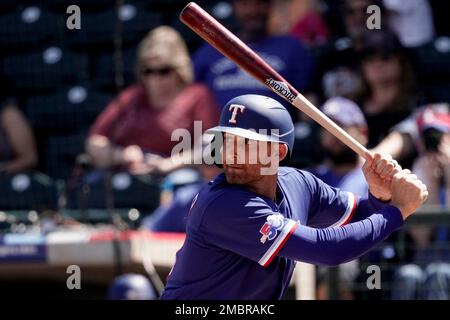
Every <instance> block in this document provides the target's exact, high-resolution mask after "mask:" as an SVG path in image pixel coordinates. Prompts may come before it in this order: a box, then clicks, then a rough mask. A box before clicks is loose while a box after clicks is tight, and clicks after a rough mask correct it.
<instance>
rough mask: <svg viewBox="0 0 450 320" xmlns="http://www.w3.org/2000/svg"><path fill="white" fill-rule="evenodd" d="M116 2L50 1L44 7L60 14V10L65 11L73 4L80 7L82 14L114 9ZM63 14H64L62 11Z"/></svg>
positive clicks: (112, 0) (102, 0) (114, 0)
mask: <svg viewBox="0 0 450 320" xmlns="http://www.w3.org/2000/svg"><path fill="white" fill-rule="evenodd" d="M116 2H117V1H116V0H95V1H92V0H77V1H73V0H52V1H46V5H47V6H48V7H49V8H51V9H53V10H57V11H58V12H61V10H63V9H66V8H67V7H68V6H71V5H73V4H75V5H77V6H79V7H80V9H81V10H82V12H83V13H84V12H85V11H87V12H92V11H99V10H104V9H108V8H114V6H115V5H116ZM64 12H66V11H65V10H64Z"/></svg>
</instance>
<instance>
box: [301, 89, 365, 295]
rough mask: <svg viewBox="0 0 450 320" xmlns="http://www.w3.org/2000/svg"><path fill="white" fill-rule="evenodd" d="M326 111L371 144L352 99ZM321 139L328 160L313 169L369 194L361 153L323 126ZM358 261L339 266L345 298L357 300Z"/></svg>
mask: <svg viewBox="0 0 450 320" xmlns="http://www.w3.org/2000/svg"><path fill="white" fill-rule="evenodd" d="M322 112H323V113H325V114H326V115H327V116H328V117H329V118H330V119H332V120H333V121H335V122H336V123H337V124H338V125H339V126H340V127H341V128H343V129H344V130H345V131H347V132H348V133H349V134H350V135H351V136H352V137H353V138H355V139H356V140H357V141H358V142H360V143H361V144H362V145H366V143H367V124H366V120H365V119H364V115H363V113H362V112H361V110H360V109H359V107H358V105H357V104H356V103H354V102H353V101H351V100H348V99H345V98H342V97H335V98H332V99H330V100H328V101H327V102H326V103H325V104H324V105H323V107H322ZM320 141H321V145H322V148H323V150H324V152H325V160H324V163H323V164H322V165H320V166H318V167H316V168H313V169H311V170H310V171H311V172H312V173H313V174H314V175H315V176H317V177H318V178H319V179H321V180H322V181H324V182H325V183H327V184H329V185H330V186H333V187H336V188H340V189H341V190H345V191H348V192H352V193H353V194H355V195H358V196H366V195H367V193H368V186H367V183H366V179H365V178H364V174H363V172H362V170H361V166H360V164H359V162H358V155H357V154H356V153H355V152H354V151H353V150H351V149H350V148H349V147H347V146H346V145H344V144H343V143H342V142H340V141H339V140H338V139H337V138H336V137H335V136H333V135H332V134H331V133H329V132H328V131H326V130H325V129H321V134H320ZM325 270H326V269H320V268H319V270H318V271H319V275H318V278H319V286H318V298H319V299H327V298H328V297H327V296H326V295H325V294H324V292H325V291H326V289H325V288H326V283H325V281H320V279H323V278H325ZM358 273H359V269H358V261H357V260H353V261H350V262H348V263H344V264H342V265H340V266H339V277H340V285H341V286H340V288H341V290H340V291H341V292H340V294H341V298H342V299H353V298H354V297H353V293H352V291H353V284H354V282H355V280H356V277H357V276H358Z"/></svg>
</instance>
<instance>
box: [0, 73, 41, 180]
mask: <svg viewBox="0 0 450 320" xmlns="http://www.w3.org/2000/svg"><path fill="white" fill-rule="evenodd" d="M0 90H1V91H0V173H5V174H13V173H17V172H21V171H26V170H29V169H33V168H34V167H36V165H37V162H38V156H37V151H36V143H35V140H34V135H33V131H32V129H31V127H30V125H29V123H28V121H27V119H26V118H25V116H24V115H23V113H22V112H21V111H20V109H19V108H18V106H17V102H16V101H15V99H14V98H13V97H12V95H13V94H14V93H13V88H12V85H11V83H10V82H9V81H8V80H6V79H4V78H3V77H1V76H0Z"/></svg>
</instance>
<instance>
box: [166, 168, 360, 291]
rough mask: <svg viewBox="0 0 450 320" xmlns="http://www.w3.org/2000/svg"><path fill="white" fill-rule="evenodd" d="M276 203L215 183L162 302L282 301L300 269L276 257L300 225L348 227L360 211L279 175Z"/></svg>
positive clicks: (196, 213)
mask: <svg viewBox="0 0 450 320" xmlns="http://www.w3.org/2000/svg"><path fill="white" fill-rule="evenodd" d="M276 199H277V202H276V203H275V202H274V201H272V199H269V198H266V197H264V196H260V195H257V194H255V193H252V192H250V191H248V190H247V189H246V188H245V187H242V186H239V185H231V184H228V183H227V181H226V178H225V176H224V174H221V175H219V176H217V177H216V178H215V179H214V180H213V181H211V182H210V183H209V184H208V185H206V186H205V187H204V188H203V189H202V190H201V191H200V192H199V194H198V195H197V196H196V197H195V199H194V200H193V203H192V207H191V210H190V212H189V214H188V223H187V231H186V240H185V243H184V245H183V246H182V248H181V249H180V250H179V251H178V253H177V257H176V263H175V265H174V267H173V269H172V271H171V273H170V274H169V277H168V282H167V286H166V288H165V290H164V292H163V294H162V297H161V298H162V299H281V298H282V297H283V295H284V293H285V291H286V289H287V287H288V285H289V282H290V279H291V276H292V273H293V270H294V265H295V261H293V260H292V259H287V258H284V257H281V256H278V255H277V254H278V253H279V251H280V250H281V248H282V247H283V246H284V244H285V243H286V241H288V239H289V237H290V235H291V234H292V233H293V232H294V230H295V229H296V228H297V227H298V225H300V224H301V225H308V226H313V227H317V228H323V227H328V226H332V225H333V226H340V225H343V224H345V223H347V222H348V221H349V220H350V219H351V216H352V214H353V213H354V212H355V209H356V206H357V199H356V198H355V196H354V195H353V194H351V193H348V192H341V191H339V190H338V189H336V188H332V187H330V186H328V185H326V184H325V183H323V182H322V181H321V180H319V179H317V178H315V177H314V176H313V175H312V174H310V173H307V172H303V171H301V170H296V169H292V168H287V167H282V168H280V169H279V172H278V179H277V196H276Z"/></svg>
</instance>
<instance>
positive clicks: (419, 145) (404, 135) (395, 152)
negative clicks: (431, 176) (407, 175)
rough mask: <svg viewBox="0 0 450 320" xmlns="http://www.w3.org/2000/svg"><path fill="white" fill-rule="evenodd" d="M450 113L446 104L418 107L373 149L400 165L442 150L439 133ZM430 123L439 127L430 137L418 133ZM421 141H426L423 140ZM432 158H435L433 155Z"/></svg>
mask: <svg viewBox="0 0 450 320" xmlns="http://www.w3.org/2000/svg"><path fill="white" fill-rule="evenodd" d="M449 112H450V106H449V105H448V104H446V103H435V104H429V105H425V106H423V107H421V108H418V109H417V110H415V111H414V113H413V114H411V115H410V116H408V117H407V118H406V119H405V120H403V121H401V122H400V123H398V124H397V125H396V126H394V127H393V128H392V129H391V130H390V132H389V135H388V136H386V138H384V139H383V140H382V141H381V142H380V143H379V144H378V145H377V146H376V147H375V148H373V150H374V151H376V152H383V153H388V154H390V155H392V157H393V158H394V159H397V160H398V161H401V162H405V159H414V160H415V159H416V158H417V157H418V154H419V153H420V154H422V155H426V154H427V153H429V151H430V150H434V151H438V150H445V148H444V147H440V146H438V145H439V144H440V142H441V141H442V140H441V138H442V137H443V136H444V135H443V134H442V132H444V129H445V125H443V124H445V121H444V120H443V119H445V118H446V117H447V116H446V115H447V114H448V113H449ZM430 121H431V123H433V122H434V121H438V122H439V123H440V124H441V125H439V126H436V128H438V129H439V130H437V132H436V130H430V131H429V132H430V133H432V135H428V134H427V133H425V131H424V132H422V133H421V130H423V128H424V124H425V123H426V126H430V129H431V128H432V126H433V125H431V124H430ZM419 124H420V125H419ZM421 128H422V129H421ZM423 134H425V135H423ZM424 138H426V141H425V139H424ZM427 150H428V152H427ZM421 158H422V157H420V156H419V158H417V161H416V163H420V162H422V160H420V159H421ZM432 158H434V159H437V157H435V156H433V157H432ZM439 159H445V157H442V156H441V157H439ZM416 165H418V164H416ZM411 166H412V161H411ZM411 166H410V167H411ZM419 167H422V164H420V165H419ZM438 168H439V167H435V169H438ZM427 185H429V184H427ZM430 187H432V186H430ZM430 199H433V196H431V197H428V201H431V200H430ZM436 201H437V198H435V200H433V201H432V202H433V203H437V202H436Z"/></svg>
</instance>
